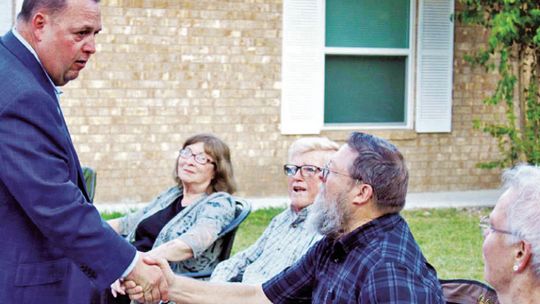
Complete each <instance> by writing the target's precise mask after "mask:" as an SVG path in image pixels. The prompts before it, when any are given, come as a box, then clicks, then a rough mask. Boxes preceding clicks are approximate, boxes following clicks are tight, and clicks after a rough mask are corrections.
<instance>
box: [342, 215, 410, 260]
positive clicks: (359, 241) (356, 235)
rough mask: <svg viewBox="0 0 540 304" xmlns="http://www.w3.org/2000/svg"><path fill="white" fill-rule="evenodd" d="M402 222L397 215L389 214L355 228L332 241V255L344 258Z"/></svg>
mask: <svg viewBox="0 0 540 304" xmlns="http://www.w3.org/2000/svg"><path fill="white" fill-rule="evenodd" d="M402 221H403V218H402V217H401V215H399V213H389V214H385V215H383V216H381V217H378V218H376V219H374V220H371V221H369V222H368V223H366V224H364V225H362V226H360V227H358V228H356V229H355V230H353V231H352V232H350V233H348V234H346V235H344V236H343V237H341V238H339V239H337V240H335V241H334V246H333V248H334V255H337V256H346V255H347V254H348V253H349V252H351V250H354V249H357V248H364V247H366V246H367V245H368V244H369V243H370V242H372V241H373V240H374V239H378V238H380V237H382V236H384V235H386V233H388V231H390V230H391V229H392V228H393V227H395V226H396V225H398V224H399V223H400V222H402Z"/></svg>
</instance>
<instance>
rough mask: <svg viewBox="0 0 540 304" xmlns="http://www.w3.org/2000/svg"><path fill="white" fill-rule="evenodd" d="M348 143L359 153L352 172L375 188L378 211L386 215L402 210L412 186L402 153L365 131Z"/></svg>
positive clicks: (355, 133) (353, 136)
mask: <svg viewBox="0 0 540 304" xmlns="http://www.w3.org/2000/svg"><path fill="white" fill-rule="evenodd" d="M347 144H348V145H349V147H350V148H351V149H353V150H354V151H355V152H356V153H357V156H356V158H355V159H354V162H353V163H352V164H351V166H350V167H349V173H350V174H351V176H352V177H353V178H355V179H358V180H361V181H362V182H364V183H366V184H369V185H371V187H372V188H373V193H374V195H373V197H374V201H375V206H376V207H377V209H378V210H380V211H383V212H384V213H385V214H386V213H395V212H399V211H401V209H403V207H404V206H405V196H406V195H407V185H408V183H409V172H408V170H407V166H406V165H405V160H404V159H403V155H401V152H399V150H398V149H397V148H396V146H394V145H393V144H391V143H390V142H388V141H386V140H384V139H382V138H380V137H377V136H373V135H370V134H366V133H361V132H353V133H352V134H351V136H350V137H349V140H348V142H347Z"/></svg>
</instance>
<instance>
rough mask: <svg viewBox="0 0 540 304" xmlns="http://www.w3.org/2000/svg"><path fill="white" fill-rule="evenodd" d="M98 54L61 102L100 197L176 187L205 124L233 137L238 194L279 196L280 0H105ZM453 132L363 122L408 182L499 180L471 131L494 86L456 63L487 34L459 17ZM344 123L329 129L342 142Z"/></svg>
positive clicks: (433, 187) (487, 143) (465, 185)
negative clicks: (183, 150) (186, 151)
mask: <svg viewBox="0 0 540 304" xmlns="http://www.w3.org/2000/svg"><path fill="white" fill-rule="evenodd" d="M101 5H102V14H103V31H102V33H101V34H99V35H98V46H97V47H98V53H97V54H96V55H95V56H94V58H93V59H92V60H91V64H90V65H89V66H88V67H87V68H86V70H84V71H83V72H82V73H81V76H80V77H79V79H78V80H76V81H73V82H71V83H69V84H68V85H67V86H66V87H65V88H64V95H63V97H62V100H63V101H62V104H63V108H64V112H65V115H66V118H67V120H68V124H69V127H70V131H71V134H72V136H73V140H74V142H75V145H76V148H77V150H78V152H79V156H80V159H81V162H82V163H83V164H85V165H89V166H92V167H94V168H96V170H97V172H98V180H97V192H96V193H97V194H96V201H97V202H118V201H135V202H139V201H148V200H150V199H151V198H152V197H154V196H155V195H156V194H157V193H159V192H160V191H162V190H163V189H165V187H167V186H168V185H171V184H172V169H173V164H174V161H175V157H176V155H177V151H178V149H179V147H180V146H181V144H182V142H183V140H184V139H185V138H187V137H188V136H190V135H192V134H194V133H198V132H212V133H215V134H217V135H218V136H219V137H221V138H223V139H224V140H225V141H226V142H227V143H229V145H230V147H231V149H232V156H233V164H234V168H235V173H236V176H237V180H238V184H239V186H240V187H239V192H238V194H239V195H243V196H285V195H286V183H285V177H284V176H283V174H282V170H281V165H282V164H283V162H284V161H285V159H286V152H287V147H288V146H289V144H290V143H291V142H292V141H293V140H295V139H296V138H297V136H284V135H281V134H280V132H279V129H278V126H279V121H280V116H279V115H280V72H281V57H280V56H281V7H282V2H281V1H280V0H236V1H233V0H228V1H222V0H212V1H198V0H193V1H178V0H169V1H160V0H146V1H143V0H102V1H101ZM455 40H456V43H455V63H454V68H455V69H454V105H453V122H452V125H453V132H452V133H451V134H417V133H415V132H414V131H411V130H405V131H369V132H371V133H374V134H377V135H380V136H383V137H385V138H389V139H390V140H391V141H393V142H394V143H395V144H396V145H397V146H398V147H399V148H400V149H401V150H402V152H403V153H404V155H405V158H406V159H407V161H408V165H409V167H410V174H411V184H410V190H411V191H443V190H471V189H482V188H491V187H495V186H496V185H497V184H498V181H499V171H497V170H494V171H485V170H480V169H476V168H475V164H476V163H477V162H478V161H482V160H484V161H485V160H490V159H492V158H494V157H496V156H497V149H496V145H495V142H494V141H493V140H492V139H491V138H490V137H488V136H486V135H484V134H482V133H481V132H478V131H475V130H472V120H473V118H475V117H484V118H486V117H493V118H495V119H498V118H499V117H501V113H499V112H497V113H493V111H492V110H490V109H487V108H485V107H484V106H483V105H482V103H481V99H482V98H483V97H485V96H487V95H488V94H489V92H490V90H491V89H492V88H493V86H494V82H495V81H496V78H495V76H494V75H490V76H489V77H486V76H485V75H484V73H483V71H482V70H479V69H473V68H471V67H469V66H468V65H466V64H465V63H464V61H463V55H464V54H465V52H467V51H469V50H471V49H472V48H473V47H475V46H477V45H478V44H479V43H483V36H482V35H479V34H478V29H472V28H466V27H461V26H459V25H458V26H456V35H455ZM348 134H349V131H325V132H323V135H325V136H328V137H330V138H331V139H334V140H336V141H339V142H343V141H344V140H346V138H347V135H348Z"/></svg>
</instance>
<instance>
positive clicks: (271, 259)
mask: <svg viewBox="0 0 540 304" xmlns="http://www.w3.org/2000/svg"><path fill="white" fill-rule="evenodd" d="M338 148H339V146H338V144H337V143H335V142H333V141H330V140H329V139H327V138H324V137H304V138H300V139H298V140H296V141H295V142H294V143H293V144H292V145H291V147H290V148H289V158H288V162H287V164H285V165H284V166H283V169H284V173H285V175H286V176H287V177H288V192H289V199H290V207H289V208H287V209H285V210H284V211H283V212H281V213H280V214H278V215H277V216H276V217H274V219H272V221H271V222H270V225H269V226H268V227H267V228H266V230H265V231H264V233H263V234H262V235H261V237H260V238H259V239H258V240H257V242H255V243H254V244H253V245H251V246H250V247H249V248H247V249H246V250H244V251H242V252H239V253H238V254H236V255H235V256H233V257H232V258H230V259H228V260H226V261H224V262H221V263H220V264H218V265H217V266H216V268H215V269H214V272H213V273H212V277H211V279H210V280H211V281H213V282H244V283H250V284H260V283H263V282H265V281H267V280H268V279H270V278H271V277H273V276H274V275H276V274H278V273H279V272H281V271H282V270H283V269H285V268H287V267H289V266H291V265H292V264H293V263H294V262H296V261H297V260H298V259H299V258H300V257H301V256H302V255H304V253H306V251H307V250H308V249H309V248H310V247H311V245H313V244H315V243H316V242H317V241H318V240H320V239H321V237H322V235H321V234H319V233H318V232H317V231H316V229H313V228H312V227H307V225H306V221H305V219H306V217H307V215H308V213H309V212H311V211H310V210H311V209H312V208H311V206H310V205H311V204H312V203H313V201H314V200H315V197H316V196H317V193H318V192H319V186H320V184H321V180H320V178H319V173H320V172H321V169H322V167H323V165H324V164H325V163H326V162H327V161H328V160H329V158H330V156H331V155H332V154H333V153H335V152H336V151H337V149H338Z"/></svg>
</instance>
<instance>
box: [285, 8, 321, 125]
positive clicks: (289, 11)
mask: <svg viewBox="0 0 540 304" xmlns="http://www.w3.org/2000/svg"><path fill="white" fill-rule="evenodd" d="M323 28H324V16H323V0H284V2H283V48H282V64H281V77H282V78H281V83H282V91H281V133H282V134H319V133H320V131H321V128H322V126H323V123H324V35H323Z"/></svg>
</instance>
